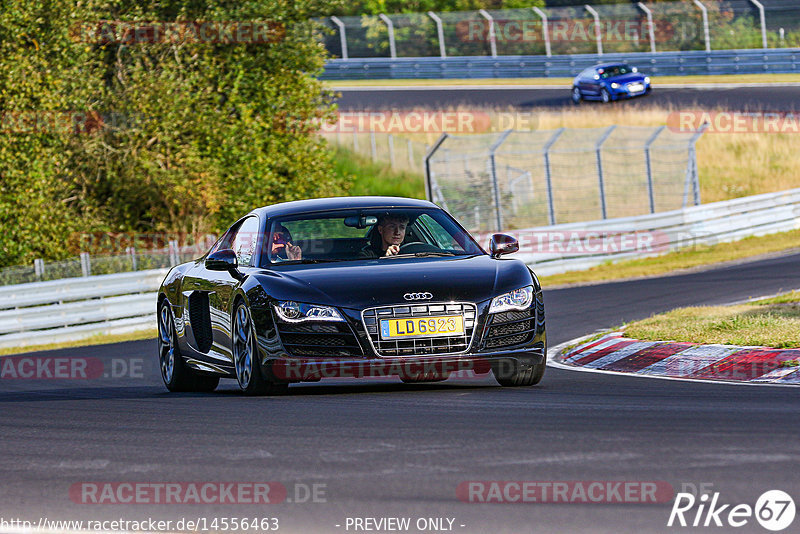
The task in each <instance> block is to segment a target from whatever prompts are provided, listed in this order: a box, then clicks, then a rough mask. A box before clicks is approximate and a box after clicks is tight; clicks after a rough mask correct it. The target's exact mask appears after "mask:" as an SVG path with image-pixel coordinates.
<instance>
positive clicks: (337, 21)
mask: <svg viewBox="0 0 800 534" xmlns="http://www.w3.org/2000/svg"><path fill="white" fill-rule="evenodd" d="M331 21H332V22H333V23H334V24H336V26H337V27H338V28H339V42H340V43H341V45H342V59H347V33H346V30H345V28H344V22H342V21H341V19H340V18H339V17H331Z"/></svg>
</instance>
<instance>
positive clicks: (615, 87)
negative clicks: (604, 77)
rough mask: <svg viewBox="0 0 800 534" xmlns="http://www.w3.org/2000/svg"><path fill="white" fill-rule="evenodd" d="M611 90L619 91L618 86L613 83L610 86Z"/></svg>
mask: <svg viewBox="0 0 800 534" xmlns="http://www.w3.org/2000/svg"><path fill="white" fill-rule="evenodd" d="M611 88H612V89H619V84H618V83H617V82H614V83H612V84H611Z"/></svg>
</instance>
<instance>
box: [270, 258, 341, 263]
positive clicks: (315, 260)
mask: <svg viewBox="0 0 800 534" xmlns="http://www.w3.org/2000/svg"><path fill="white" fill-rule="evenodd" d="M336 261H349V260H347V259H344V258H317V259H311V258H304V259H302V260H286V261H282V262H280V263H279V264H278V265H306V264H311V263H333V262H336Z"/></svg>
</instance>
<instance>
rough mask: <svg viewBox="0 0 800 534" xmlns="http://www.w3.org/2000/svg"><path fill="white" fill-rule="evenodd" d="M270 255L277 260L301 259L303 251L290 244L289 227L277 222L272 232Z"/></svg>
mask: <svg viewBox="0 0 800 534" xmlns="http://www.w3.org/2000/svg"><path fill="white" fill-rule="evenodd" d="M270 252H271V254H270V257H271V258H272V259H274V260H278V261H286V260H302V259H303V251H302V250H300V247H299V246H297V245H293V244H292V234H291V232H289V229H288V228H286V227H285V226H283V225H282V224H279V225H278V227H277V228H276V229H275V231H274V232H273V233H272V246H271V250H270Z"/></svg>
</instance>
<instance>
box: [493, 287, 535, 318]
mask: <svg viewBox="0 0 800 534" xmlns="http://www.w3.org/2000/svg"><path fill="white" fill-rule="evenodd" d="M531 302H533V286H526V287H521V288H519V289H515V290H514V291H509V292H508V293H503V294H502V295H500V296H497V297H495V298H493V299H492V304H491V306H489V313H499V312H504V311H510V310H525V309H527V308H529V307H530V305H531Z"/></svg>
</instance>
